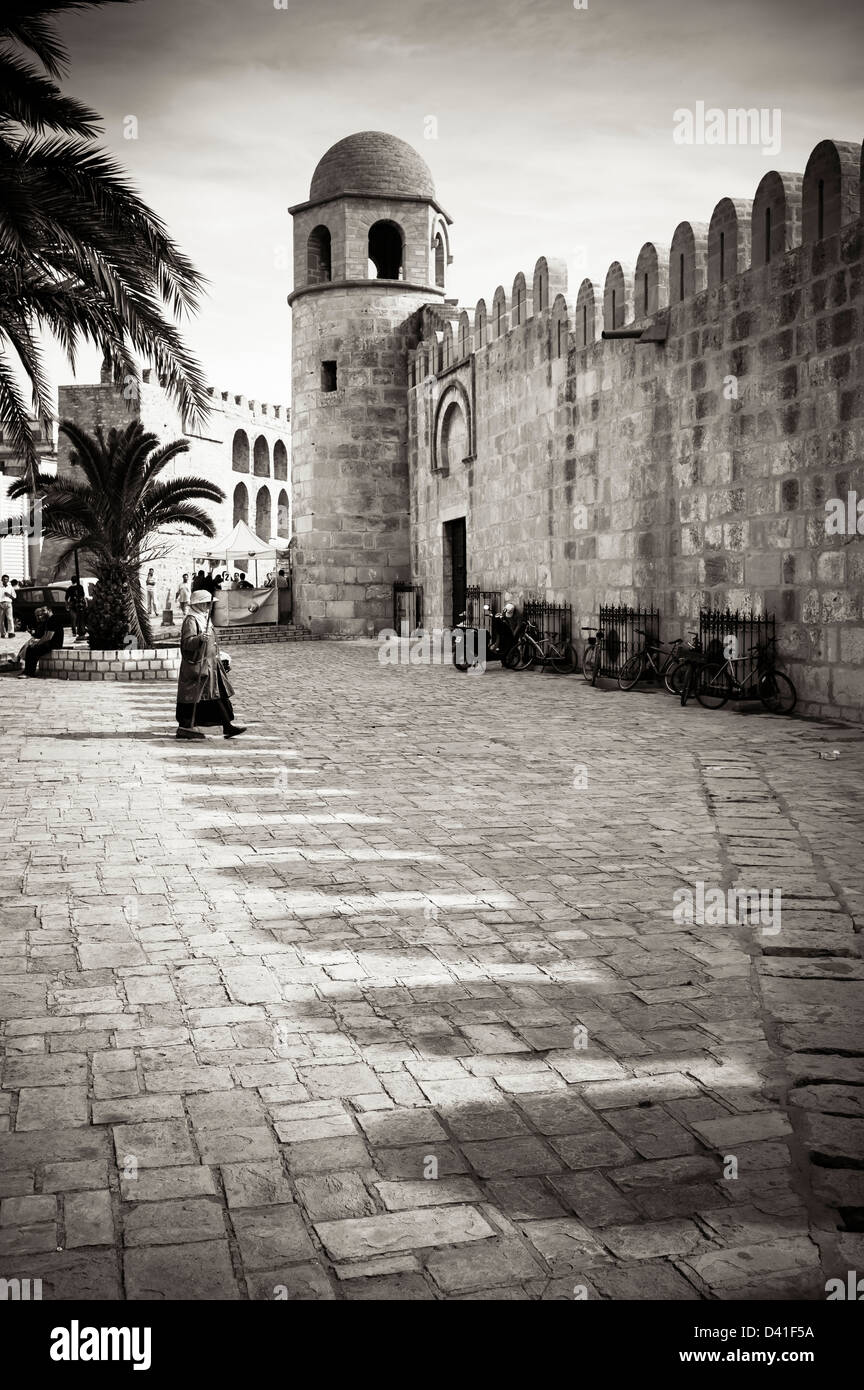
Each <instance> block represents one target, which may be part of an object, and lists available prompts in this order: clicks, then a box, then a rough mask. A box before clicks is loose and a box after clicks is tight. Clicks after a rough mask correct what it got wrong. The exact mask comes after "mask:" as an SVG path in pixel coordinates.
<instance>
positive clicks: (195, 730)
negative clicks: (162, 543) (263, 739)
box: [176, 589, 246, 739]
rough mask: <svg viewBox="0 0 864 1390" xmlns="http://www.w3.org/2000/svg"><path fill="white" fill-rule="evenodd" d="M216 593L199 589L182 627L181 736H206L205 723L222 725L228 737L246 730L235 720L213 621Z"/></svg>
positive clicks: (178, 701)
mask: <svg viewBox="0 0 864 1390" xmlns="http://www.w3.org/2000/svg"><path fill="white" fill-rule="evenodd" d="M212 609H213V595H212V594H211V593H209V592H208V590H207V589H195V590H194V592H193V594H192V597H191V599H190V611H189V613H188V614H187V615H186V617H185V618H184V619H183V626H182V628H181V629H180V675H179V678H178V681H177V709H176V716H177V726H178V727H177V737H178V738H180V739H196V738H204V737H205V735H204V734H203V733H202V732H201V727H202V726H203V727H204V728H207V727H209V726H211V725H214V724H221V725H222V733H223V734H224V736H225V738H237V737H238V735H239V734H244V733H245V732H246V726H245V724H235V723H234V707H233V705H232V704H231V696H232V695H233V694H234V687H233V686H232V684H231V682H230V681H229V679H228V677H227V676H226V674H225V672H224V671H223V669H222V664H221V662H220V661H219V643H218V639H217V633H216V629H215V628H214V626H213V622H212Z"/></svg>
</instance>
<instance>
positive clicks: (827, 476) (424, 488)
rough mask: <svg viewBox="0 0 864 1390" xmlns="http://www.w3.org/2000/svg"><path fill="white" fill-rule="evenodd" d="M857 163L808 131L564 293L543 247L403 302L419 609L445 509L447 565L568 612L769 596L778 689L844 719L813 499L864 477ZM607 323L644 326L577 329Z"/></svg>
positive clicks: (833, 593)
mask: <svg viewBox="0 0 864 1390" xmlns="http://www.w3.org/2000/svg"><path fill="white" fill-rule="evenodd" d="M859 161H860V147H857V146H852V145H843V144H836V145H835V144H834V143H833V142H830V141H825V142H823V143H822V144H821V145H820V146H818V147H817V149H816V150H815V151H814V153H813V156H811V160H810V162H809V163H808V168H807V171H806V172H805V174H804V176H803V179H802V178H801V177H800V176H795V175H786V174H782V175H781V174H769V175H766V177H765V179H763V180H762V183H761V184H760V187H759V189H758V190H757V193H756V197H755V199H754V201H753V203H752V204H751V203H749V202H747V201H745V200H732V199H723V200H722V202H721V203H719V204H718V206H717V209H716V210H715V214H714V217H713V218H712V222H711V225H710V226H708V227H699V226H695V225H694V226H691V224H689V223H683V224H681V226H680V227H679V228H677V229H676V231H675V233H674V235H673V238H672V242H671V250H669V251H664V250H663V248H662V247H658V246H656V245H655V244H654V243H647V244H646V246H645V247H643V248H642V250H641V251H640V253H639V256H638V258H637V262H636V273H635V275H634V273H633V272H631V271H629V270H628V269H627V267H626V266H624V265H622V264H620V263H618V262H613V264H612V266H611V267H610V269H609V272H608V274H607V276H606V280H605V283H604V284H603V286H602V287H601V286H600V285H599V284H597V283H593V282H591V281H585V282H583V285H582V286H581V287H580V289H579V292H578V295H577V297H576V303H575V311H574V309H573V308H572V307H570V306H569V305H568V301H567V298H566V297H565V295H564V294H563V293H562V291H563V289H564V285H563V282H562V274H563V272H562V268H561V267H560V266H556V265H555V263H551V262H550V263H547V262H545V261H541V262H539V263H538V267H537V270H536V271H535V274H534V277H533V280H532V282H531V283H530V284H529V283H528V282H527V281H526V280H525V278H524V277H522V276H518V277H517V279H516V282H515V283H514V287H513V292H512V294H508V293H507V292H506V291H505V290H504V289H503V287H500V286H499V288H498V290H497V291H496V292H495V295H494V296H493V298H492V300H491V301H490V305H491V307H488V308H487V304H486V302H485V301H480V303H479V304H478V306H477V309H476V310H475V311H474V312H473V314H468V313H467V312H465V311H463V312H462V313H460V312H459V311H458V310H456V309H451V308H450V307H449V306H448V307H447V308H446V310H442V309H441V308H439V307H438V306H429V307H427V309H426V310H424V315H423V342H422V344H421V345H420V347H419V348H418V350H417V352H416V354H414V356H413V360H412V367H411V382H412V386H411V389H410V391H409V437H410V464H411V516H412V533H411V544H412V570H413V577H414V579H415V580H416V581H417V582H420V583H422V584H423V586H424V591H425V616H426V621H427V623H428V624H429V625H430V626H431V625H433V624H435V625H437V624H442V623H443V622H445V621H446V620H448V619H449V614H448V613H446V611H445V610H446V594H445V591H444V590H445V579H444V574H445V556H444V553H443V534H442V533H443V523H444V522H445V521H447V520H448V519H451V518H453V517H456V516H465V517H466V526H467V535H468V581H469V583H477V584H481V585H483V586H485V587H487V588H492V589H502V590H504V591H506V592H508V593H511V594H513V595H515V596H517V597H519V596H523V595H524V594H527V593H530V594H532V595H536V596H539V597H545V598H548V599H550V600H566V601H571V602H573V604H574V606H575V609H576V611H577V613H578V615H579V618H578V621H579V622H580V623H584V622H588V621H590V619H591V616H592V615H594V614H596V612H597V608H598V606H599V605H600V604H601V603H610V602H614V603H635V602H637V601H638V602H641V603H643V604H656V605H657V606H658V607H659V608H660V610H661V612H662V614H663V618H664V623H663V631H664V635H667V636H675V635H677V634H679V633H681V632H682V631H686V630H687V629H688V628H691V627H694V626H696V624H697V620H698V613H699V609H700V606H705V607H713V608H725V607H726V606H727V605H728V606H730V607H731V608H733V609H735V608H738V609H742V610H744V611H751V612H754V613H755V612H767V611H774V612H775V613H776V615H777V618H778V622H779V628H778V631H779V635H780V639H781V651H782V653H783V657H784V661H785V662H786V664H787V666H788V669H789V671H790V674H791V675H792V677H793V679H794V680H795V683H796V685H797V686H798V690H799V697H800V700H801V708H802V709H803V710H804V711H806V712H809V713H813V714H821V715H834V716H840V717H844V718H855V719H861V718H862V717H864V621H862V596H864V549H862V542H861V538H860V537H858V536H856V535H848V534H843V535H836V536H835V535H830V534H828V533H827V531H826V506H825V504H826V501H827V500H828V499H831V498H841V499H843V500H844V501H845V499H846V498H847V496H848V494H849V493H850V492H851V493H857V495H858V496H859V497H864V389H862V380H864V315H862V283H864V235H862V221H861V209H860V203H859V187H860V163H859ZM769 212H770V215H769V216H766V213H769ZM721 233H722V240H721ZM802 237H803V241H802ZM670 299H671V301H672V302H671V304H670ZM571 304H572V301H571ZM646 310H647V312H646ZM624 325H627V327H629V328H631V329H633V331H634V332H635V331H636V330H637V329H646V328H649V329H650V328H655V329H656V330H657V335H658V336H660V337H662V336H663V333H664V328H665V342H638V341H636V339H634V338H630V339H625V340H606V341H600V340H599V334H600V332H601V330H602V328H604V327H605V328H607V329H612V328H613V326H614V328H616V329H620V328H621V327H622V326H624ZM460 415H461V416H462V419H461V420H460V419H459V416H460ZM452 441H455V443H456V445H457V447H456V448H455V449H454V447H452V446H451V442H452ZM465 450H467V452H465ZM459 454H461V457H456V455H459ZM862 510H864V509H862Z"/></svg>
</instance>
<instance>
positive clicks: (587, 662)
mask: <svg viewBox="0 0 864 1390" xmlns="http://www.w3.org/2000/svg"><path fill="white" fill-rule="evenodd" d="M596 661H597V646H596V644H592V645H591V646H590V647H586V648H585V650H584V652H583V653H582V675H583V676H584V677H585V679H586V681H587V682H588V684H589V685H591V684H592V682H593V680H594V665H595V662H596Z"/></svg>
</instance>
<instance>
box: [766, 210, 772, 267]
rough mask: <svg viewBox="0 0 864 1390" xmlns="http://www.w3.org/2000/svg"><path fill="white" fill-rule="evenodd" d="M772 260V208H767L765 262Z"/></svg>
mask: <svg viewBox="0 0 864 1390" xmlns="http://www.w3.org/2000/svg"><path fill="white" fill-rule="evenodd" d="M770 260H771V209H770V208H766V209H765V264H766V265H767V264H768V262H769V261H770Z"/></svg>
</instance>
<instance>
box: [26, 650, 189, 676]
mask: <svg viewBox="0 0 864 1390" xmlns="http://www.w3.org/2000/svg"><path fill="white" fill-rule="evenodd" d="M39 671H40V673H41V674H42V675H43V676H48V677H49V678H50V679H53V680H59V681H167V680H176V679H177V676H178V673H179V671H180V650H179V648H177V647H175V648H173V649H172V648H166V647H163V648H151V647H145V648H142V649H141V650H139V651H126V650H125V649H121V650H120V651H90V650H89V648H87V647H74V648H73V647H70V648H68V649H65V650H64V649H61V650H59V651H55V652H53V653H52V655H51V656H50V657H46V658H45V660H44V661H41V662H40V663H39Z"/></svg>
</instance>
